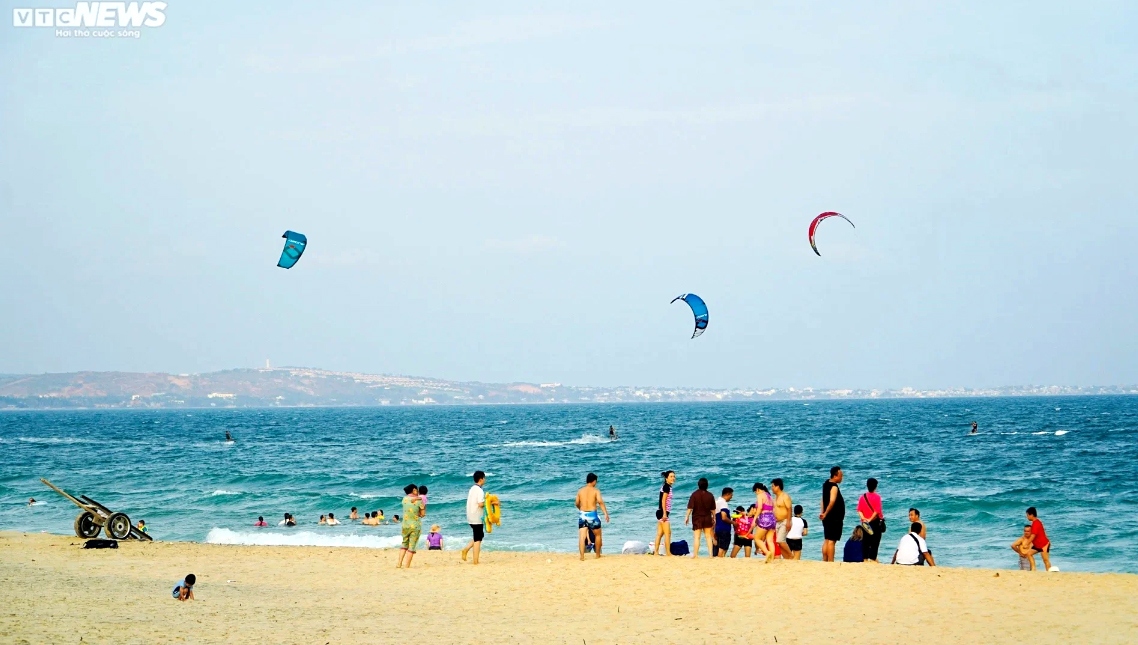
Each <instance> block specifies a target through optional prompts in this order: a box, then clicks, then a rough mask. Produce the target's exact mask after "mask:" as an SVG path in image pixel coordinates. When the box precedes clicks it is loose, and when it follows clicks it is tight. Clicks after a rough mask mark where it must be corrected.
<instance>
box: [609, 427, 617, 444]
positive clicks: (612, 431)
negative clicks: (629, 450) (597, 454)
mask: <svg viewBox="0 0 1138 645" xmlns="http://www.w3.org/2000/svg"><path fill="white" fill-rule="evenodd" d="M616 438H617V437H616V428H614V427H612V426H609V441H616Z"/></svg>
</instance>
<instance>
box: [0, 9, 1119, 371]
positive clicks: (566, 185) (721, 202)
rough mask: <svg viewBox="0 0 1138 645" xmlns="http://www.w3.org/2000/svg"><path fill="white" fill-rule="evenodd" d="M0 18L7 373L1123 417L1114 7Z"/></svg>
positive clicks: (1, 294)
mask: <svg viewBox="0 0 1138 645" xmlns="http://www.w3.org/2000/svg"><path fill="white" fill-rule="evenodd" d="M0 4H3V5H4V7H3V8H4V11H3V16H4V18H3V20H4V22H0V234H2V235H3V236H4V241H3V247H2V250H0V276H2V277H0V373H40V372H66V371H77V370H126V371H164V372H173V373H193V372H206V371H212V370H218V369H230V368H237V367H259V366H263V365H264V364H265V361H266V360H269V361H271V364H272V365H274V366H285V365H293V366H310V367H320V368H326V369H333V370H347V371H360V372H373V373H388V374H410V375H420V376H433V377H439V378H447V379H455V380H479V381H493V382H502V381H507V382H513V381H527V382H560V383H565V384H572V385H662V386H701V387H702V386H706V387H807V386H812V387H837V388H842V387H850V388H871V387H881V388H886V387H906V386H908V387H917V388H939V387H954V386H963V387H988V386H999V385H1031V384H1064V385H1107V384H1134V383H1138V335H1136V333H1135V330H1136V329H1138V297H1135V294H1136V293H1138V290H1136V288H1135V285H1136V284H1138V268H1135V265H1136V263H1135V262H1134V259H1133V256H1134V250H1135V248H1136V243H1138V223H1136V221H1135V216H1136V215H1138V191H1136V186H1138V183H1136V181H1135V176H1136V174H1138V173H1136V171H1138V110H1135V108H1134V105H1135V104H1136V101H1138V39H1135V38H1134V37H1133V34H1134V33H1135V30H1136V29H1138V4H1135V3H1133V2H1125V1H1119V2H1094V1H1091V2H1081V3H1074V4H1072V3H1063V2H1001V3H991V2H955V3H940V4H937V3H910V2H877V3H868V4H867V3H856V4H855V5H849V6H847V5H845V4H839V5H833V4H832V3H803V2H790V1H787V2H721V3H705V4H706V5H707V6H696V5H692V4H691V3H671V2H659V1H656V2H623V3H609V2H575V3H565V2H538V1H529V2H516V3H511V2H494V3H458V2H455V3H449V2H438V3H420V2H351V1H344V2H336V3H333V4H332V5H328V4H327V3H320V4H317V3H307V2H280V1H277V2H243V3H229V2H210V1H201V0H195V1H194V2H189V1H188V0H170V2H169V3H168V6H167V8H166V10H165V16H166V20H165V23H164V24H163V25H161V26H160V27H154V28H142V29H140V32H141V33H140V37H139V38H137V39H136V38H130V37H121V38H98V37H94V36H91V37H70V38H67V37H61V36H57V35H56V34H55V33H54V30H52V29H43V28H19V27H15V26H14V25H13V24H11V23H8V22H7V16H8V15H10V14H12V13H13V12H12V9H13V8H19V7H28V6H31V7H36V6H39V7H57V6H58V7H67V6H73V3H71V2H70V1H69V0H60V1H57V2H51V0H20V1H19V2H16V3H12V2H7V1H6V0H5V1H4V2H3V3H0ZM830 210H834V211H840V212H842V213H844V214H845V215H846V216H847V217H849V219H850V220H852V221H853V222H854V223H855V224H856V228H852V227H850V226H849V225H847V224H846V223H845V222H842V221H840V220H829V221H827V222H826V223H824V224H823V225H822V226H821V227H820V230H819V233H818V247H819V250H820V251H821V252H822V256H821V257H818V256H816V255H815V254H814V253H813V251H811V249H810V246H809V244H808V241H807V235H806V232H807V227H808V225H809V223H810V220H811V219H812V218H813V217H814V216H815V215H817V214H818V213H820V212H822V211H830ZM286 229H291V230H295V231H300V232H302V233H304V234H306V235H307V236H308V239H309V245H308V249H307V251H306V252H305V255H304V257H303V258H302V259H301V261H300V262H299V263H298V264H297V266H296V267H294V268H293V269H291V270H287V271H286V270H283V269H280V268H277V267H276V261H277V258H278V256H279V254H280V250H281V247H282V244H283V240H282V239H281V234H282V233H283V232H284V231H285V230H286ZM687 292H693V293H697V294H699V295H700V296H702V297H703V298H704V299H705V300H706V301H707V303H708V307H709V308H710V312H711V314H710V325H709V329H708V330H707V333H705V334H704V335H703V336H701V337H699V338H697V339H694V340H692V339H691V338H690V335H691V331H692V316H691V312H690V311H689V310H688V309H687V307H686V306H685V305H684V304H683V303H682V302H677V303H675V304H670V301H671V300H672V299H673V298H674V297H676V296H677V295H680V294H682V293H687Z"/></svg>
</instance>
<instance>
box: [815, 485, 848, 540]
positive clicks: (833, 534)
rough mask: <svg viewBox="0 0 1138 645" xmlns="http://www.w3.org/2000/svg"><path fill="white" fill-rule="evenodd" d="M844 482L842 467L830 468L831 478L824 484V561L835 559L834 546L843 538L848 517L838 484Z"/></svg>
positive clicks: (819, 517)
mask: <svg viewBox="0 0 1138 645" xmlns="http://www.w3.org/2000/svg"><path fill="white" fill-rule="evenodd" d="M840 483H842V467H841V466H834V467H833V468H831V469H830V478H829V479H827V480H826V481H825V483H823V484H822V512H821V513H820V514H819V515H818V519H820V520H822V532H823V533H824V538H823V540H822V561H823V562H833V561H834V547H835V545H837V543H838V541H840V540H841V539H842V522H843V521H845V519H846V501H845V500H844V499H842V491H841V489H840V488H838V484H840Z"/></svg>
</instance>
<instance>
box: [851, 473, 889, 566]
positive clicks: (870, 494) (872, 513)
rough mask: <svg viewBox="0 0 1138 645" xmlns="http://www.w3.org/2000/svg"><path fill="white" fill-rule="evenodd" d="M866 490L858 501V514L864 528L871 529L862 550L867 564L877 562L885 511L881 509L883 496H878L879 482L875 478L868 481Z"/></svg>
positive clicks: (866, 535) (864, 540)
mask: <svg viewBox="0 0 1138 645" xmlns="http://www.w3.org/2000/svg"><path fill="white" fill-rule="evenodd" d="M865 490H866V492H865V493H863V494H862V496H861V497H859V498H858V500H857V514H858V517H860V518H861V523H862V527H863V528H864V527H866V526H868V527H869V531H865V537H863V538H862V541H861V550H862V553H863V557H864V558H865V561H866V562H877V550H878V548H879V547H880V546H881V534H882V533H884V532H885V511H884V510H883V509H882V508H881V496H880V495H878V494H877V480H876V479H874V478H873V477H870V478H869V479H868V480H866V482H865Z"/></svg>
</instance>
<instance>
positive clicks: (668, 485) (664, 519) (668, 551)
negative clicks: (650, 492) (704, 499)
mask: <svg viewBox="0 0 1138 645" xmlns="http://www.w3.org/2000/svg"><path fill="white" fill-rule="evenodd" d="M660 476H661V477H663V478H664V484H663V485H662V486H660V495H659V499H658V500H657V505H656V540H655V541H654V542H653V543H652V555H656V553H658V552H659V550H660V542H661V541H662V542H663V543H664V555H666V556H670V555H672V522H671V518H670V517H669V516H670V515H671V514H672V485H673V484H675V483H676V472H675V471H674V470H665V471H664V472H662V473H660Z"/></svg>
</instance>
